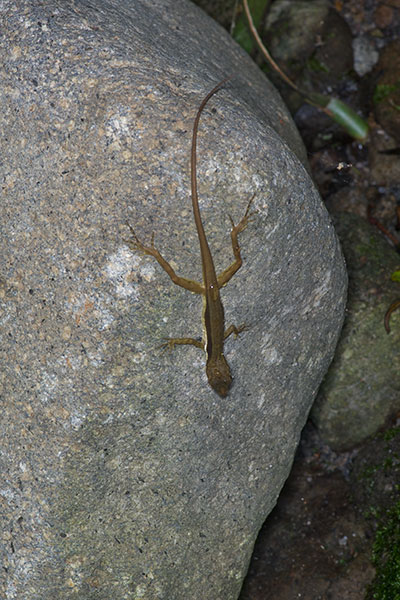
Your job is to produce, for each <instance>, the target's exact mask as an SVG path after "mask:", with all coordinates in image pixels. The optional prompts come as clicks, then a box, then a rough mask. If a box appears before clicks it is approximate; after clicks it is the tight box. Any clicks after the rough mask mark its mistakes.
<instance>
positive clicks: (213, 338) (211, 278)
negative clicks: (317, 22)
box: [127, 78, 254, 398]
mask: <svg viewBox="0 0 400 600" xmlns="http://www.w3.org/2000/svg"><path fill="white" fill-rule="evenodd" d="M228 79H230V78H226V79H223V80H222V81H220V82H219V83H218V84H217V85H216V86H215V87H214V88H213V89H212V90H211V91H210V92H208V94H207V95H206V96H205V98H204V99H203V100H202V102H201V104H200V106H199V108H198V110H197V114H196V117H195V119H194V123H193V133H192V146H191V176H190V179H191V199H192V209H193V216H194V221H195V225H196V230H197V236H198V240H199V245H200V255H201V265H202V273H203V283H200V282H197V281H192V280H191V279H186V278H185V277H180V276H178V275H177V274H176V273H175V271H174V269H173V268H172V267H171V265H170V264H169V263H168V262H167V261H166V260H165V259H164V257H163V256H162V255H161V254H160V252H159V251H158V250H157V248H156V247H155V245H154V232H153V234H152V237H151V244H150V246H145V245H144V244H143V243H142V242H141V241H140V239H139V238H138V236H137V235H136V232H135V231H134V229H133V228H132V227H131V225H129V223H128V227H129V229H130V231H131V234H132V238H131V239H130V240H127V243H128V245H129V247H130V248H131V249H132V250H134V251H139V252H142V253H143V254H147V255H150V256H153V257H154V258H155V259H156V260H157V262H158V263H159V265H160V266H161V267H162V268H163V269H164V271H166V273H167V274H168V275H169V277H170V278H171V280H172V281H173V283H174V284H176V285H178V286H180V287H182V288H185V289H186V290H189V291H190V292H194V293H195V294H200V295H201V296H202V297H203V326H204V338H203V340H201V341H200V340H197V339H195V338H165V339H166V342H165V343H164V344H162V347H165V348H170V349H173V348H174V347H175V345H180V344H192V345H194V346H196V347H198V348H201V349H203V350H204V351H205V352H206V355H207V360H206V374H207V378H208V382H209V384H210V386H211V387H212V388H213V390H215V391H216V392H217V394H219V396H221V397H222V398H224V397H225V396H227V394H228V392H229V389H230V387H231V384H232V374H231V370H230V367H229V364H228V362H227V360H226V358H225V356H224V341H225V340H226V338H227V337H228V336H230V335H231V334H232V333H234V334H235V336H237V335H239V333H241V332H242V331H244V330H245V329H246V326H245V325H240V326H239V327H236V326H235V325H230V327H228V328H227V329H226V330H225V319H224V308H223V305H222V301H221V295H220V289H221V288H222V287H223V286H224V285H226V284H227V283H228V281H229V280H230V279H231V278H232V277H233V275H234V274H235V273H236V272H237V271H238V270H239V269H240V267H241V266H242V258H241V255H240V246H239V243H238V235H239V233H241V232H242V231H243V230H244V229H245V228H246V227H247V224H248V222H249V219H250V218H251V217H252V216H253V214H254V212H250V207H251V204H252V201H253V198H254V196H252V198H251V199H250V201H249V203H248V205H247V208H246V211H245V213H244V216H243V217H242V219H241V220H240V221H239V223H238V224H237V225H235V224H234V222H233V219H232V217H229V218H230V221H231V224H232V230H231V243H232V250H233V255H234V259H235V260H234V261H233V263H232V264H231V265H230V266H229V267H228V268H227V269H225V270H224V271H223V272H222V273H221V274H220V275H217V273H216V270H215V266H214V260H213V257H212V254H211V250H210V247H209V244H208V241H207V237H206V234H205V231H204V226H203V222H202V219H201V214H200V208H199V201H198V193H197V156H196V152H197V133H198V127H199V121H200V117H201V114H202V112H203V110H204V107H205V106H206V104H207V102H208V101H209V100H210V98H211V97H212V96H213V95H214V94H215V93H216V92H217V91H218V90H219V89H221V87H222V86H223V85H224V84H225V83H226V81H227V80H228Z"/></svg>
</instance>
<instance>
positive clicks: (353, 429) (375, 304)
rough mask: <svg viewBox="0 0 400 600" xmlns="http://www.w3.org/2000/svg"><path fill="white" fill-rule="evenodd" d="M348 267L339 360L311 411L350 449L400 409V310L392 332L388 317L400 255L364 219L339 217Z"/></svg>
mask: <svg viewBox="0 0 400 600" xmlns="http://www.w3.org/2000/svg"><path fill="white" fill-rule="evenodd" d="M335 228H336V231H337V233H338V235H339V238H340V241H341V244H342V248H343V252H344V254H345V258H346V263H347V267H348V271H349V298H348V303H347V311H346V318H345V322H344V326H343V331H342V335H341V337H340V341H339V344H338V346H337V349H336V353H335V358H334V360H333V362H332V365H331V367H330V369H329V371H328V373H327V375H326V377H325V380H324V382H323V384H322V386H321V390H320V393H319V395H318V399H317V401H316V403H315V404H314V407H313V410H312V417H313V420H314V422H315V423H316V424H317V426H318V429H319V432H320V435H321V437H322V438H323V439H324V440H325V441H326V442H327V443H328V444H329V445H330V446H331V447H332V448H333V449H335V450H345V449H349V448H351V447H353V446H355V445H357V444H359V443H361V442H362V441H363V440H365V439H366V438H367V437H369V436H371V435H373V434H374V433H376V432H377V431H378V430H379V429H380V428H381V427H382V426H383V425H384V424H385V422H386V421H387V419H388V418H389V417H390V416H392V415H393V414H395V412H396V411H398V410H399V409H400V394H399V392H400V380H399V373H400V313H399V312H398V311H397V312H395V313H393V315H392V318H391V321H390V328H391V333H390V334H389V335H388V334H387V333H386V330H385V328H384V324H383V318H384V315H385V313H386V311H387V309H388V307H389V306H390V304H391V303H392V302H393V301H394V300H395V299H396V297H399V296H400V286H399V284H398V283H394V282H392V281H391V280H390V275H391V273H392V272H393V271H395V270H397V269H398V266H399V257H398V255H397V254H396V252H395V251H394V250H393V248H392V247H391V246H389V244H388V243H387V242H386V240H385V239H384V238H383V236H382V235H381V234H380V233H379V232H377V231H376V230H375V229H373V228H372V227H371V226H370V225H369V224H368V223H367V222H366V221H365V219H361V218H360V217H358V216H356V215H352V214H350V213H341V214H338V215H337V216H336V217H335Z"/></svg>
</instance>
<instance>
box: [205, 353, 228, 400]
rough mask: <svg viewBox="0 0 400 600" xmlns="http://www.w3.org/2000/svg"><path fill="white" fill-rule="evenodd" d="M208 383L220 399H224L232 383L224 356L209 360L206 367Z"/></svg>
mask: <svg viewBox="0 0 400 600" xmlns="http://www.w3.org/2000/svg"><path fill="white" fill-rule="evenodd" d="M206 373H207V377H208V383H209V384H210V385H211V387H212V388H213V390H215V391H216V392H217V394H218V395H219V396H221V398H225V396H227V394H228V392H229V388H230V387H231V383H232V375H231V370H230V368H229V365H228V363H227V362H226V359H225V356H224V355H223V354H221V355H220V356H219V357H218V358H216V359H213V360H209V361H208V362H207V366H206Z"/></svg>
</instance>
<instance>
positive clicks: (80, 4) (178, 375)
mask: <svg viewBox="0 0 400 600" xmlns="http://www.w3.org/2000/svg"><path fill="white" fill-rule="evenodd" d="M0 56H1V63H0V64H1V67H0V78H1V81H0V104H1V110H0V120H1V123H0V125H1V131H2V136H1V138H0V139H1V142H0V143H1V148H0V150H1V182H2V201H1V204H0V210H1V218H0V228H1V239H2V252H1V253H0V277H1V288H0V292H1V296H0V298H1V305H0V309H1V317H0V318H1V323H2V327H1V344H0V349H1V359H0V360H1V375H0V385H1V402H2V406H1V409H2V410H1V414H2V417H1V425H0V427H1V431H0V435H1V440H2V441H1V454H0V458H1V473H2V481H1V486H0V494H1V495H0V497H1V500H2V508H1V532H2V533H1V542H2V545H1V552H2V565H3V567H2V571H1V578H2V579H1V584H0V586H1V587H0V597H1V598H5V599H7V600H20V599H22V598H24V599H25V598H26V599H28V598H29V600H50V599H51V600H54V599H55V598H56V599H57V600H64V599H68V600H70V599H79V600H90V599H95V600H103V599H104V600H110V598H113V599H114V600H120V599H125V598H129V599H132V600H133V599H136V598H145V599H146V600H155V599H165V600H187V599H188V598H195V599H196V600H211V599H217V598H218V599H219V600H224V599H226V600H232V599H234V598H235V597H237V595H238V593H239V590H240V587H241V581H242V578H243V576H244V574H245V572H246V568H247V564H248V560H249V556H250V554H251V551H252V547H253V543H254V540H255V537H256V535H257V532H258V530H259V528H260V526H261V524H262V522H263V521H264V519H265V517H266V516H267V515H268V513H269V512H270V510H271V508H272V507H273V505H274V504H275V501H276V498H277V495H278V493H279V491H280V489H281V487H282V485H283V482H284V480H285V479H286V476H287V474H288V471H289V469H290V466H291V463H292V459H293V454H294V451H295V448H296V445H297V442H298V439H299V434H300V431H301V429H302V427H303V424H304V422H305V420H306V417H307V414H308V411H309V408H310V406H311V404H312V401H313V399H314V396H315V394H316V391H317V389H318V386H319V384H320V381H321V378H322V376H323V374H324V373H325V371H326V369H327V367H328V364H329V362H330V360H331V357H332V355H333V350H334V347H335V344H336V341H337V337H338V332H339V330H340V326H341V322H342V316H343V305H344V296H345V285H346V276H345V270H344V264H343V260H342V256H341V253H340V249H339V246H338V242H337V238H336V236H335V233H334V230H333V228H332V226H331V223H330V220H329V218H328V216H327V213H326V211H325V209H324V207H323V206H322V204H321V202H320V199H319V197H318V194H317V193H316V191H315V189H314V187H313V185H312V183H311V181H310V179H309V177H308V175H307V172H306V170H305V168H304V167H303V166H302V165H301V163H300V162H299V160H298V157H300V158H303V159H304V156H305V155H304V150H303V148H302V145H301V142H300V139H299V136H298V134H297V132H296V130H295V128H294V126H293V124H292V122H291V120H290V117H289V116H288V113H287V111H286V109H285V108H284V106H283V105H282V103H281V100H280V98H279V96H278V95H277V93H276V92H275V91H274V89H273V88H272V86H271V85H270V84H268V82H267V81H266V80H265V78H264V76H263V75H262V74H261V73H260V72H259V71H258V69H257V68H256V66H255V65H254V64H253V63H252V62H251V60H250V59H249V58H248V57H246V56H245V54H244V53H243V52H242V51H241V50H240V49H238V47H237V46H236V45H235V44H234V43H233V42H232V41H231V40H230V38H229V37H228V35H227V34H226V32H224V31H223V30H222V29H221V28H220V27H218V26H217V25H216V24H215V23H213V22H212V21H211V20H210V19H209V18H208V17H206V15H204V14H203V13H202V12H201V11H200V10H199V9H198V8H196V7H194V6H193V5H191V4H189V3H186V2H184V1H183V0H173V1H168V0H156V1H154V0H147V1H144V0H143V1H141V2H139V1H136V2H134V1H129V2H128V1H122V0H119V1H118V0H113V1H110V2H100V1H99V0H96V1H87V0H85V1H83V0H82V1H79V0H75V2H73V3H71V2H65V1H64V0H63V1H61V0H60V1H55V0H48V1H46V2H41V1H39V0H37V1H32V0H30V1H29V2H23V1H22V0H17V1H15V0H13V1H12V2H11V1H7V0H3V1H2V2H0ZM230 73H235V78H234V80H232V82H230V83H229V84H227V86H226V88H225V89H224V90H221V91H220V92H219V93H218V94H217V95H216V96H215V97H214V98H213V99H212V102H210V104H209V106H208V107H207V109H206V111H205V113H204V118H203V119H202V122H201V127H200V134H199V188H200V197H201V208H202V211H203V217H204V221H205V223H206V229H207V233H208V235H209V239H210V244H211V246H212V250H213V252H214V254H215V260H216V264H217V268H218V270H220V269H221V268H224V267H225V266H226V265H227V264H229V262H231V260H232V257H231V248H230V240H229V228H230V223H229V219H228V215H229V214H232V216H233V218H234V219H235V220H237V219H238V218H240V216H241V215H242V214H243V211H244V209H245V206H246V204H247V201H248V199H249V197H251V195H252V194H253V193H255V199H254V207H255V210H256V215H255V217H254V219H253V221H252V222H251V224H250V226H249V227H248V229H247V230H246V231H245V232H244V233H243V234H242V236H241V243H242V246H243V255H244V261H245V264H244V266H243V268H242V269H241V271H240V272H239V273H238V274H237V275H236V276H235V277H234V279H233V280H232V281H231V282H230V283H229V285H228V286H227V288H226V291H224V301H225V306H226V316H227V322H228V323H230V322H232V321H235V322H236V323H242V322H246V323H247V324H248V325H249V329H248V330H247V331H246V332H245V333H243V335H242V336H241V337H240V339H239V340H236V341H235V340H233V339H229V340H228V342H227V344H226V351H227V357H228V360H229V362H230V364H231V367H232V371H233V374H234V377H235V381H234V386H233V388H232V392H231V394H230V395H229V396H228V397H227V398H226V399H225V400H221V399H220V398H219V397H218V396H216V394H215V393H214V392H213V391H212V390H211V389H210V388H209V386H208V384H207V381H206V378H205V373H204V355H203V353H202V352H201V351H199V350H198V349H196V348H193V347H187V348H178V349H176V351H175V352H174V353H171V354H169V353H160V351H159V350H158V346H159V344H160V340H161V338H162V337H163V336H169V335H174V334H175V335H200V334H201V320H200V314H201V300H200V298H198V297H197V296H194V295H192V294H190V293H188V292H185V291H184V290H182V289H180V288H177V287H176V286H174V285H172V283H171V282H170V280H169V279H168V277H167V275H166V274H165V273H163V272H161V269H160V268H159V266H158V265H157V264H155V263H154V261H153V260H152V259H151V258H150V257H143V256H138V255H135V254H134V253H132V252H131V251H130V250H129V249H128V247H127V245H126V244H125V243H124V239H126V238H127V237H128V236H129V230H128V228H127V226H126V221H127V220H129V222H130V223H131V224H132V225H134V227H135V229H136V230H137V232H138V233H139V234H140V236H141V237H142V238H143V239H144V240H148V239H150V235H151V232H152V231H153V230H154V231H155V232H156V243H157V245H158V246H159V247H160V249H162V251H163V252H164V253H165V255H166V257H167V258H168V259H170V260H171V262H172V263H173V265H174V266H176V268H177V269H178V272H179V273H182V274H183V275H185V276H188V277H200V274H201V267H200V261H199V250H198V243H197V239H196V234H195V229H194V224H193V219H192V215H191V209H190V200H189V189H190V185H189V149H190V133H191V127H192V123H193V118H194V115H195V112H196V109H197V107H198V105H199V103H200V101H201V99H202V98H203V96H204V95H205V93H206V92H207V91H208V90H209V89H211V87H212V86H213V85H214V84H215V83H216V82H217V81H218V80H220V79H222V78H223V77H224V76H225V75H226V74H230ZM316 249H317V251H316Z"/></svg>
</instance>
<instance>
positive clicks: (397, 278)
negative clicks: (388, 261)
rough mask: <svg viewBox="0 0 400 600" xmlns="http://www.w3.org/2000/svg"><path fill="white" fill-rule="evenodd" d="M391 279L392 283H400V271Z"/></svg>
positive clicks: (394, 273) (393, 274) (395, 272)
mask: <svg viewBox="0 0 400 600" xmlns="http://www.w3.org/2000/svg"><path fill="white" fill-rule="evenodd" d="M390 279H391V280H392V281H400V271H394V272H393V273H392V274H391V276H390Z"/></svg>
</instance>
